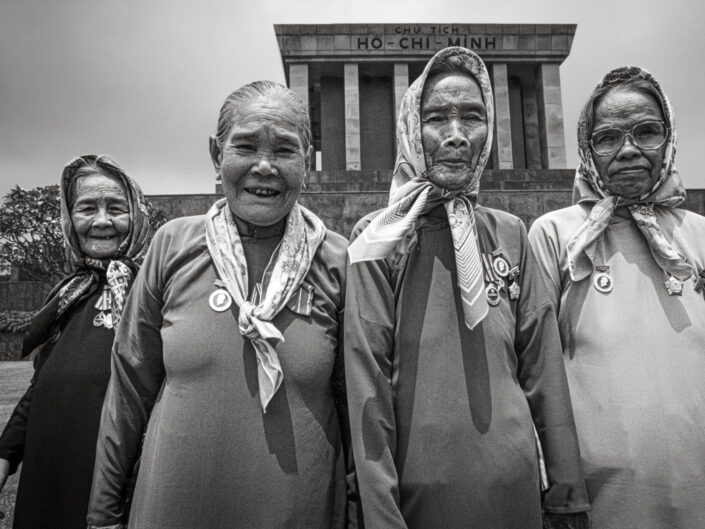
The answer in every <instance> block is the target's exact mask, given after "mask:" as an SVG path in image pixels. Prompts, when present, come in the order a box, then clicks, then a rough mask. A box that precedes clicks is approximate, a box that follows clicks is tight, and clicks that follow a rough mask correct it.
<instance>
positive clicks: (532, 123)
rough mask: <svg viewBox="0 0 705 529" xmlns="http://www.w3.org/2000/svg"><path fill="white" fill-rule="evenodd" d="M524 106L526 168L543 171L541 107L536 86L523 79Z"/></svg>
mask: <svg viewBox="0 0 705 529" xmlns="http://www.w3.org/2000/svg"><path fill="white" fill-rule="evenodd" d="M521 81H522V95H523V97H522V106H523V107H524V145H525V146H526V168H527V169H541V138H540V132H539V131H540V128H539V107H538V101H537V100H536V85H535V84H533V82H532V83H527V82H525V81H526V79H525V78H524V77H522V79H521Z"/></svg>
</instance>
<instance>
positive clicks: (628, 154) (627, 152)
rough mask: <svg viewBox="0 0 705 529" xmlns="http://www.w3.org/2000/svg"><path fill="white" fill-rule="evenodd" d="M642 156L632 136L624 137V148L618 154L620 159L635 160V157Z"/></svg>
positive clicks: (626, 135)
mask: <svg viewBox="0 0 705 529" xmlns="http://www.w3.org/2000/svg"><path fill="white" fill-rule="evenodd" d="M640 154H641V151H640V150H639V147H637V146H636V145H635V144H634V138H632V136H631V134H625V135H624V142H623V143H622V146H621V147H620V148H619V152H618V153H617V157H618V158H633V157H634V156H638V155H640Z"/></svg>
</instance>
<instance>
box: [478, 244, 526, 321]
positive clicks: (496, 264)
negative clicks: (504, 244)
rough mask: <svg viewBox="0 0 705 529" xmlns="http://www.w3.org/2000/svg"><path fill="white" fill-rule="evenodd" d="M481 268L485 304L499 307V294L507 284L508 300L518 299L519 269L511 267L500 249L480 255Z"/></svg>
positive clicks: (519, 291)
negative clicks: (485, 298) (483, 276)
mask: <svg viewBox="0 0 705 529" xmlns="http://www.w3.org/2000/svg"><path fill="white" fill-rule="evenodd" d="M482 267H483V269H484V275H485V283H486V286H485V294H486V296H487V303H488V304H490V305H491V306H493V307H496V306H497V305H499V301H500V297H501V296H500V292H501V291H502V289H503V288H504V287H505V286H507V282H509V286H508V289H507V290H508V292H509V299H512V300H515V299H518V298H519V294H520V293H521V287H519V284H518V283H517V279H518V277H519V267H518V266H515V267H512V266H511V265H510V264H509V261H508V260H507V259H506V257H504V255H503V254H502V248H497V249H496V250H494V251H492V252H491V253H489V254H482Z"/></svg>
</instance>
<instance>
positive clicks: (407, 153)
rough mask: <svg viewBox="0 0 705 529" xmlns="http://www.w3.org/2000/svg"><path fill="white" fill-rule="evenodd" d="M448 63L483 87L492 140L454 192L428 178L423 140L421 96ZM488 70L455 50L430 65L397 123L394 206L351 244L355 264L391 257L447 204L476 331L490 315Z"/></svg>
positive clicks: (407, 97)
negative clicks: (481, 209) (484, 226)
mask: <svg viewBox="0 0 705 529" xmlns="http://www.w3.org/2000/svg"><path fill="white" fill-rule="evenodd" d="M438 61H444V62H446V63H449V64H451V65H452V67H453V68H454V69H455V70H457V71H458V72H459V73H466V74H468V75H470V76H471V77H472V78H473V79H474V80H475V81H476V82H477V83H478V85H479V86H480V90H481V92H482V99H483V102H484V105H485V113H486V116H487V140H486V141H485V144H484V146H483V148H482V151H481V153H480V157H479V159H478V161H477V165H476V166H475V168H474V170H473V174H472V177H471V179H470V182H469V183H468V185H467V187H465V188H464V189H462V190H460V191H449V190H447V189H443V188H440V187H438V186H437V185H435V184H434V183H433V182H431V181H430V180H429V179H428V168H427V167H426V161H425V158H424V152H423V144H422V141H421V139H422V138H421V97H422V95H423V88H424V85H425V84H426V81H427V79H428V77H429V73H431V71H432V68H433V65H434V64H435V63H436V62H438ZM493 101H494V100H493V97H492V86H491V82H490V77H489V74H488V73H487V68H486V67H485V64H484V63H483V62H482V59H480V57H478V56H477V55H476V54H475V53H473V52H472V51H470V50H468V49H465V48H461V47H451V48H445V49H443V50H441V51H439V52H438V53H437V54H436V55H434V56H433V58H432V59H431V60H430V61H429V63H428V64H427V65H426V68H425V69H424V71H423V73H422V74H421V76H420V77H419V78H418V79H417V80H416V81H414V83H413V84H412V85H411V86H410V87H409V89H408V90H407V91H406V94H405V95H404V98H403V99H402V102H401V107H400V110H399V120H398V121H397V159H396V163H395V167H394V174H393V178H392V186H391V190H390V193H389V206H388V207H387V208H386V209H385V210H384V211H382V212H381V213H380V214H379V215H378V216H377V217H376V218H375V219H374V220H373V221H372V222H371V223H370V224H369V225H368V226H367V228H365V230H364V231H363V232H362V233H361V234H360V236H359V237H358V238H357V239H356V240H355V241H354V242H353V243H352V244H351V245H350V247H349V248H348V253H349V255H350V261H351V262H352V263H355V262H358V261H369V260H374V259H381V258H384V257H386V256H387V255H389V253H391V252H392V250H393V249H394V248H395V246H396V245H397V244H398V243H399V242H400V241H401V239H402V238H403V237H404V236H405V234H406V233H407V232H409V231H410V230H411V229H413V226H414V224H415V222H416V220H417V219H418V218H419V217H420V216H421V215H423V214H424V213H426V212H428V211H430V210H431V209H433V208H435V207H436V206H438V205H439V204H444V206H445V208H446V211H447V213H448V220H449V222H450V228H451V234H452V236H453V245H454V247H455V262H456V267H457V273H458V286H459V287H460V292H461V296H462V299H463V312H464V315H465V324H466V325H467V326H468V328H470V329H473V328H474V327H475V326H476V325H477V324H478V323H480V322H481V321H482V319H483V318H484V317H485V316H486V315H487V310H488V308H487V301H486V299H485V296H484V280H483V277H482V265H481V261H480V253H479V248H478V242H477V232H476V228H475V215H474V212H473V208H474V203H475V200H476V198H477V192H478V189H479V185H480V175H481V174H482V171H483V169H484V168H485V165H486V164H487V160H488V159H489V156H490V150H491V148H492V129H493V124H494V104H493Z"/></svg>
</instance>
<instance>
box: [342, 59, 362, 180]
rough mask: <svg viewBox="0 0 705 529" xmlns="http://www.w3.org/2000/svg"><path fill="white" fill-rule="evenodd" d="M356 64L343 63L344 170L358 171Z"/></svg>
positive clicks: (358, 84) (358, 138)
mask: <svg viewBox="0 0 705 529" xmlns="http://www.w3.org/2000/svg"><path fill="white" fill-rule="evenodd" d="M358 73H359V72H358V66H357V63H345V65H344V74H343V83H344V91H345V169H347V170H348V171H359V170H361V169H362V166H361V163H360V82H359V77H358Z"/></svg>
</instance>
